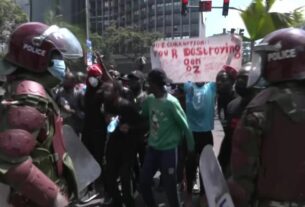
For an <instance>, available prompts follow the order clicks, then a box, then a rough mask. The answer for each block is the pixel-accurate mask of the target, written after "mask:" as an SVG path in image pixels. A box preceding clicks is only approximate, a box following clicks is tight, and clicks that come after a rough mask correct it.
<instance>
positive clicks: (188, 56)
mask: <svg viewBox="0 0 305 207" xmlns="http://www.w3.org/2000/svg"><path fill="white" fill-rule="evenodd" d="M241 43H242V40H241V38H240V37H239V36H236V35H221V36H213V37H208V38H192V39H182V40H167V41H165V40H164V41H156V42H155V43H154V44H153V46H152V47H151V49H150V57H151V64H152V69H162V70H164V71H165V72H166V74H167V76H168V78H169V79H171V80H172V81H173V82H174V83H184V82H186V81H192V82H203V81H215V78H216V75H217V73H218V72H219V70H221V69H222V67H223V66H224V65H230V66H232V67H233V68H236V69H237V70H239V69H240V67H241V62H242V44H241Z"/></svg>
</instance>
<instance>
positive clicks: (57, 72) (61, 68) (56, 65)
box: [48, 59, 66, 81]
mask: <svg viewBox="0 0 305 207" xmlns="http://www.w3.org/2000/svg"><path fill="white" fill-rule="evenodd" d="M52 62H53V65H52V66H51V67H49V68H48V71H49V72H50V73H51V74H52V75H53V76H54V77H56V78H58V79H59V80H61V81H63V80H64V78H65V75H66V64H65V61H64V60H57V59H54V60H52Z"/></svg>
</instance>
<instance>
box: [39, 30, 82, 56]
mask: <svg viewBox="0 0 305 207" xmlns="http://www.w3.org/2000/svg"><path fill="white" fill-rule="evenodd" d="M44 36H45V38H46V40H47V41H51V42H52V43H53V44H54V46H55V47H56V48H57V49H58V50H59V51H60V52H61V53H62V55H63V56H64V58H65V59H78V58H81V57H82V56H83V50H82V47H81V44H80V43H79V41H78V39H77V38H76V37H75V36H74V34H72V33H71V32H70V31H69V30H68V29H66V28H59V27H57V26H55V25H53V26H51V27H49V28H48V29H47V30H46V31H45V32H44Z"/></svg>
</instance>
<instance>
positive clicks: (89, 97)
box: [82, 64, 109, 202]
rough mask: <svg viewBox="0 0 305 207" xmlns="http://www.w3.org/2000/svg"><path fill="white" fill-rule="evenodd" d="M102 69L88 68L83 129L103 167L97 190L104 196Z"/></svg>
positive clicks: (104, 130) (104, 137)
mask: <svg viewBox="0 0 305 207" xmlns="http://www.w3.org/2000/svg"><path fill="white" fill-rule="evenodd" d="M102 75H103V73H102V69H101V68H100V66H99V65H98V64H93V65H91V66H88V68H87V79H86V92H85V97H84V113H85V117H84V127H83V131H82V141H83V143H84V145H85V146H86V147H87V149H88V150H89V151H90V153H91V154H92V155H93V157H94V158H95V159H96V161H97V162H98V163H99V164H100V166H101V168H102V173H101V176H100V178H99V179H97V181H96V182H95V186H92V187H95V188H96V190H97V191H98V192H99V193H102V194H103V196H104V197H107V199H106V200H107V202H108V201H109V199H108V198H109V197H108V196H107V195H106V189H104V185H103V184H104V182H105V178H104V173H103V171H104V165H103V163H102V158H103V156H104V148H105V141H106V121H105V115H104V113H103V111H102V110H101V106H102V105H103V100H102V98H101V97H100V96H99V94H98V93H97V92H98V89H99V88H100V87H101V85H102Z"/></svg>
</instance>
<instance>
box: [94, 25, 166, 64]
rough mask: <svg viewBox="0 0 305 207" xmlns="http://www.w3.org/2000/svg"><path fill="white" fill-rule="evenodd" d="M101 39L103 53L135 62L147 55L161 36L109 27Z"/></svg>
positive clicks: (125, 28) (127, 28)
mask: <svg viewBox="0 0 305 207" xmlns="http://www.w3.org/2000/svg"><path fill="white" fill-rule="evenodd" d="M102 38H103V40H104V41H105V42H104V48H101V49H102V51H103V52H104V53H106V54H109V55H112V54H121V55H124V56H126V57H128V58H130V59H132V60H135V59H136V58H137V57H139V56H142V55H143V54H145V53H147V52H148V51H149V48H150V46H151V45H152V43H153V42H154V41H155V40H157V39H159V38H161V34H159V33H152V32H145V31H140V30H137V29H135V28H132V27H116V26H115V25H111V26H109V27H108V28H107V30H106V32H105V34H103V37H102ZM93 46H94V45H93Z"/></svg>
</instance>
